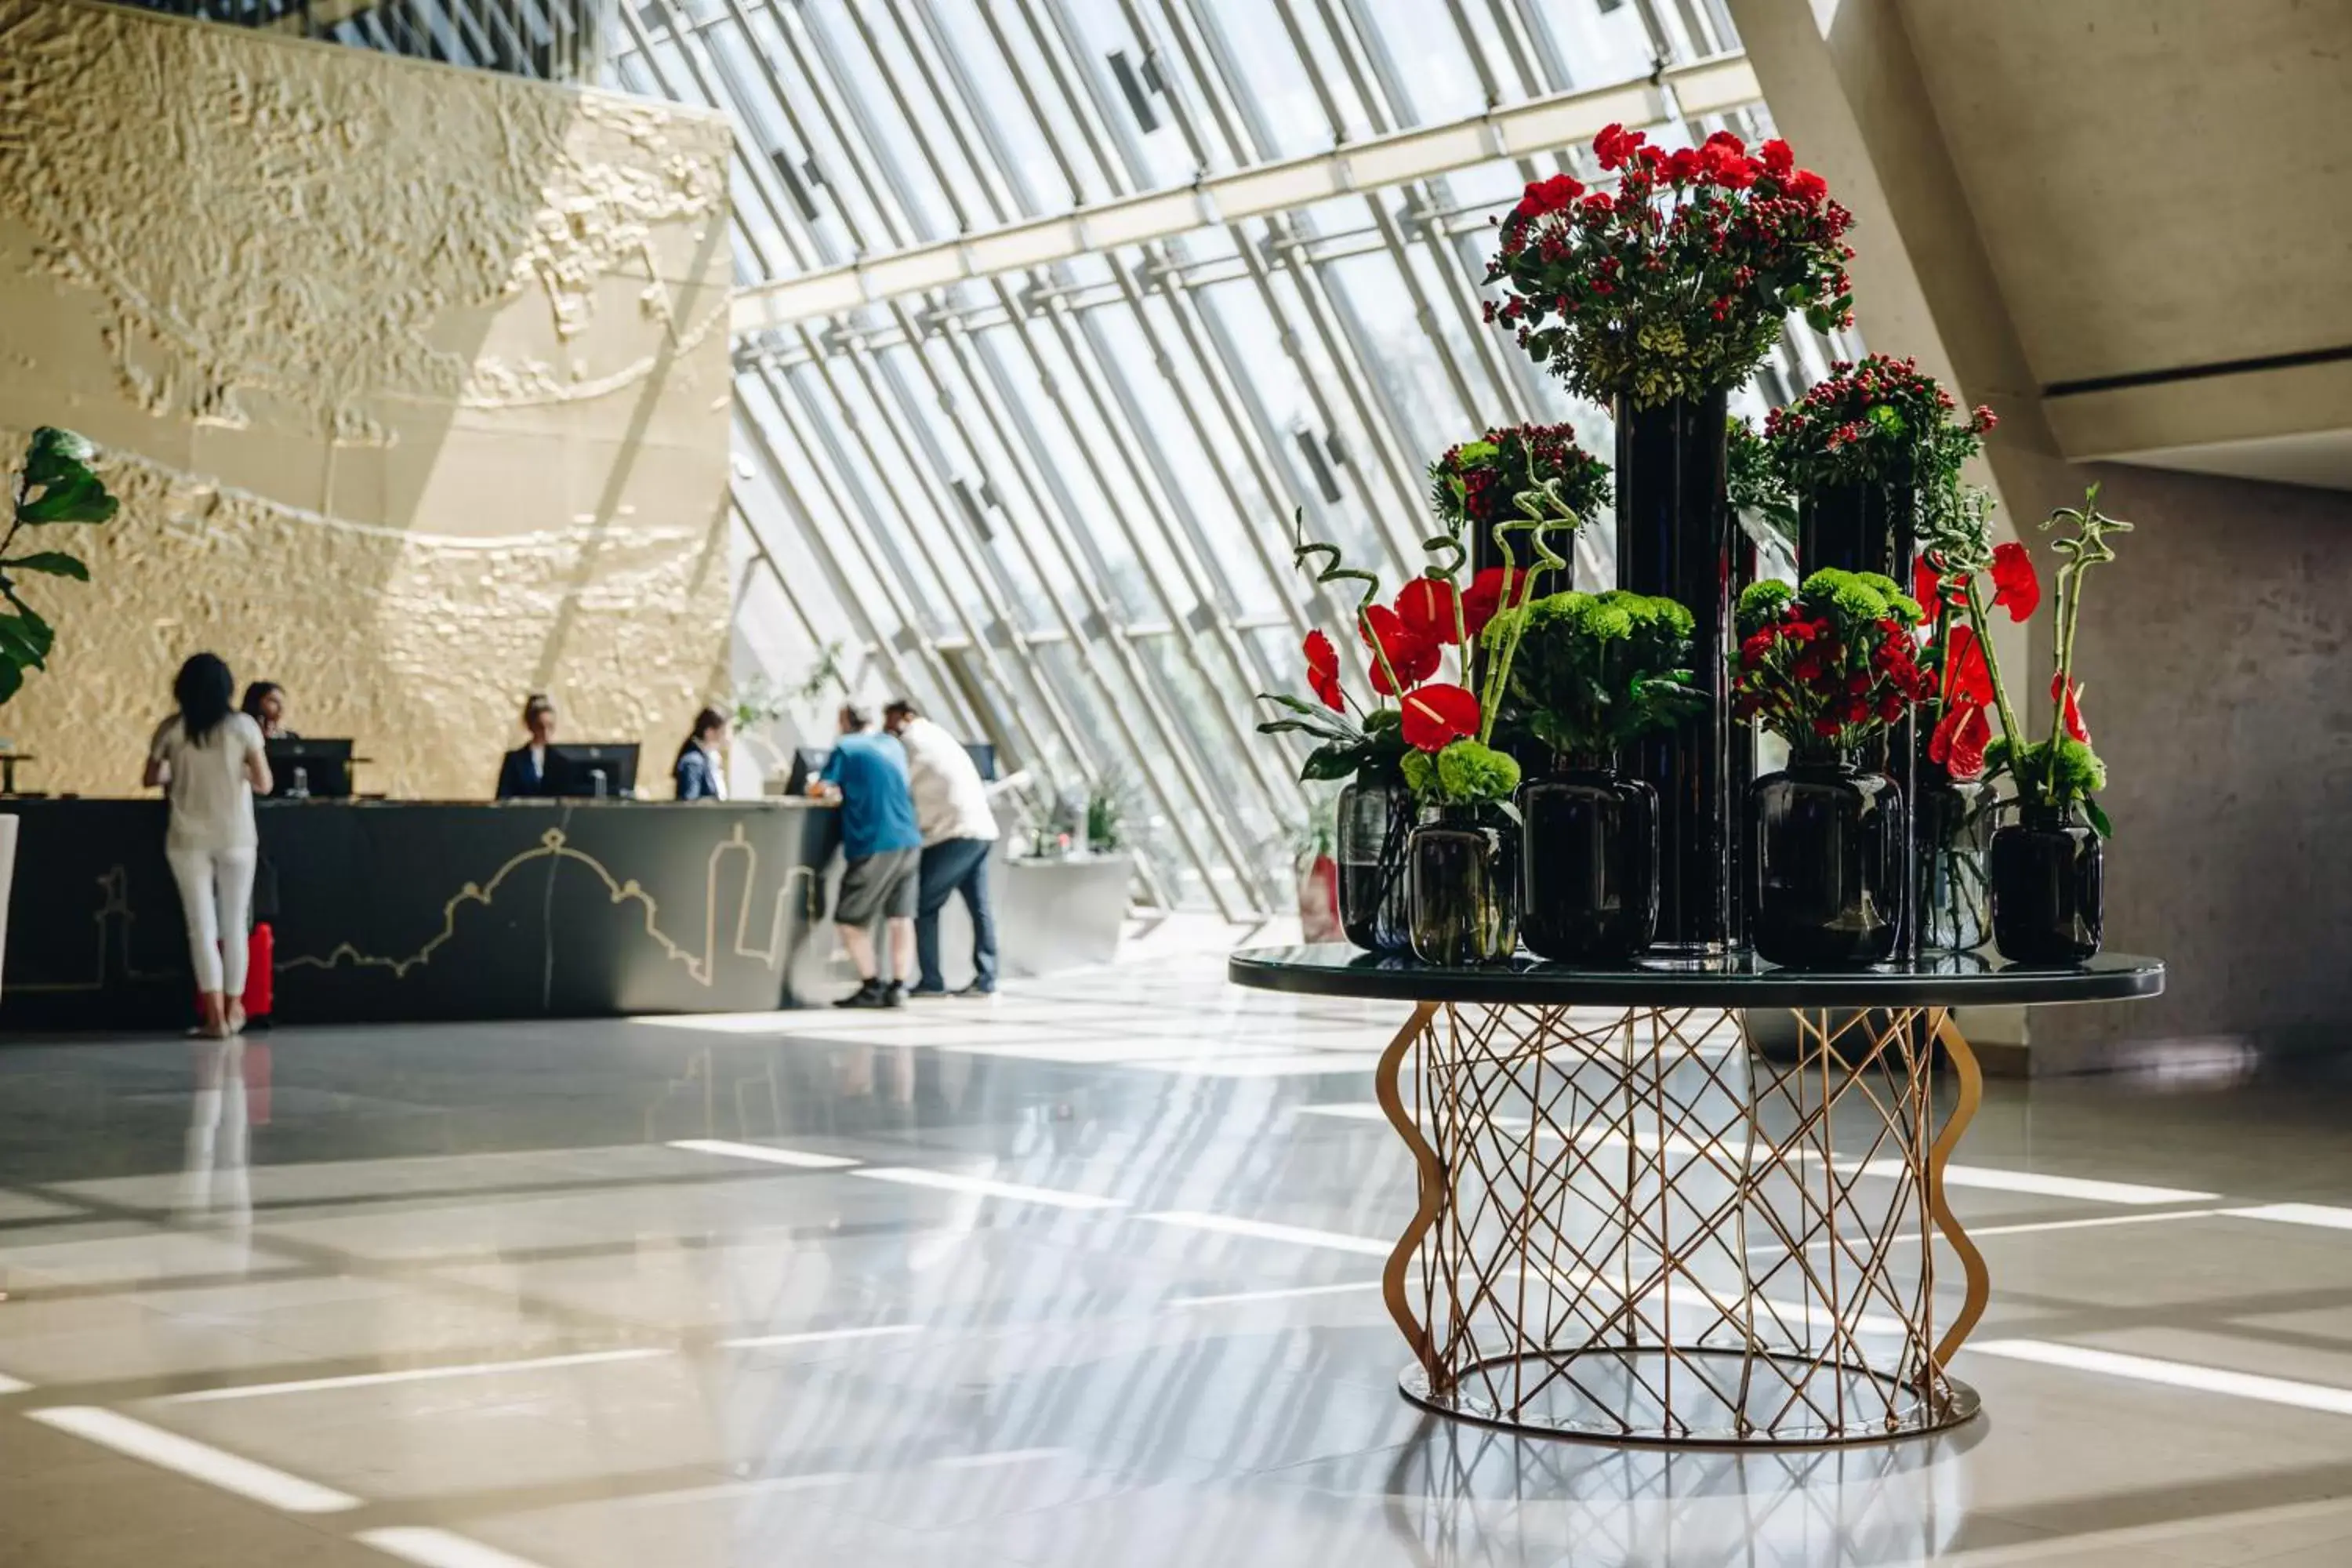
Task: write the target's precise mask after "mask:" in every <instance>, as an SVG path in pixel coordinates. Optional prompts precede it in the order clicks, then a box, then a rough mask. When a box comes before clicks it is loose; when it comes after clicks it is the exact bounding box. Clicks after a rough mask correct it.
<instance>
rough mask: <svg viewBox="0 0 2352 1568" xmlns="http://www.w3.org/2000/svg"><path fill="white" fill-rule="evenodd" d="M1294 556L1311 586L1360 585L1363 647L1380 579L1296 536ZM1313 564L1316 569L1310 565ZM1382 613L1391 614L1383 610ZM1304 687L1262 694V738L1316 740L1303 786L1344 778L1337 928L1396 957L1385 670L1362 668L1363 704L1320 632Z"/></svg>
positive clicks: (1337, 821)
mask: <svg viewBox="0 0 2352 1568" xmlns="http://www.w3.org/2000/svg"><path fill="white" fill-rule="evenodd" d="M1304 523H1305V513H1304V510H1301V511H1299V512H1297V513H1294V514H1293V518H1292V526H1293V528H1294V530H1301V531H1303V528H1304ZM1292 555H1293V558H1294V559H1295V560H1296V561H1297V563H1298V564H1299V565H1300V566H1301V568H1302V569H1307V570H1308V571H1310V572H1311V573H1312V574H1313V575H1314V576H1315V579H1316V581H1317V582H1318V583H1333V582H1344V581H1354V582H1360V583H1361V584H1363V588H1362V592H1361V594H1360V596H1359V599H1358V603H1357V605H1356V616H1355V620H1356V626H1357V627H1358V630H1359V634H1360V637H1362V638H1363V640H1364V641H1365V642H1366V643H1367V644H1369V643H1370V639H1371V635H1372V634H1371V626H1372V624H1373V623H1372V617H1373V615H1374V613H1375V612H1376V611H1382V610H1384V609H1385V606H1382V605H1379V604H1378V603H1376V601H1377V600H1378V599H1379V597H1380V591H1381V584H1380V578H1379V577H1378V576H1377V575H1375V574H1372V573H1370V572H1361V571H1358V570H1355V569H1353V568H1351V567H1349V566H1348V565H1347V564H1346V563H1345V561H1344V558H1343V557H1342V556H1341V554H1340V552H1339V547H1338V546H1337V545H1332V544H1322V543H1309V542H1307V541H1306V540H1305V538H1304V537H1303V533H1301V534H1300V535H1298V536H1297V543H1296V545H1295V546H1294V548H1293V551H1292ZM1316 562H1319V563H1320V566H1319V568H1318V567H1315V566H1310V564H1309V563H1316ZM1386 613H1387V614H1388V615H1390V616H1393V615H1394V613H1395V612H1394V611H1392V610H1388V611H1386ZM1304 652H1305V654H1306V658H1307V686H1308V689H1310V690H1312V691H1313V692H1314V694H1315V700H1314V701H1313V702H1308V701H1307V700H1304V699H1302V698H1298V697H1294V696H1291V695H1288V694H1286V693H1282V692H1260V693H1259V694H1258V700H1259V701H1261V702H1266V703H1271V704H1273V705H1274V706H1275V707H1276V708H1278V709H1280V710H1283V711H1282V714H1281V716H1279V717H1276V718H1273V719H1269V720H1267V721H1265V722H1263V723H1261V724H1260V725H1258V731H1259V732H1260V733H1261V734H1268V735H1279V734H1292V733H1297V734H1305V735H1307V736H1309V737H1310V738H1312V739H1313V740H1315V741H1316V742H1318V744H1317V745H1316V746H1315V748H1314V749H1313V750H1312V751H1310V752H1307V758H1306V761H1305V763H1303V764H1302V765H1301V766H1300V768H1299V771H1298V776H1299V778H1300V779H1301V780H1302V781H1304V782H1306V783H1309V784H1314V783H1318V782H1343V783H1344V784H1345V787H1344V788H1342V789H1341V790H1340V792H1339V805H1338V809H1337V812H1336V815H1335V817H1334V821H1333V857H1334V859H1335V860H1336V862H1337V869H1338V879H1339V889H1338V898H1337V901H1338V904H1339V927H1340V930H1341V931H1343V932H1345V933H1346V935H1347V938H1348V940H1349V942H1353V943H1355V944H1356V945H1357V946H1358V947H1360V948H1364V949H1366V950H1368V951H1370V952H1402V951H1403V950H1404V949H1405V948H1406V947H1407V946H1409V945H1410V944H1411V940H1412V931H1411V928H1410V910H1409V908H1408V905H1407V889H1406V882H1405V849H1406V844H1407V840H1408V839H1409V838H1410V837H1411V836H1412V826H1413V820H1414V816H1415V809H1414V805H1413V797H1412V791H1411V790H1410V789H1409V788H1407V787H1406V785H1405V782H1404V773H1403V772H1402V768H1401V766H1400V764H1401V763H1402V761H1403V758H1404V753H1405V750H1406V747H1405V743H1404V736H1403V732H1402V718H1401V715H1400V714H1399V712H1398V710H1396V709H1394V708H1391V707H1389V706H1387V705H1386V703H1385V702H1383V701H1381V697H1384V696H1388V695H1391V694H1392V693H1393V692H1394V691H1395V690H1396V689H1398V688H1397V683H1396V680H1395V679H1394V673H1393V672H1385V671H1383V669H1382V668H1381V667H1379V666H1378V665H1377V664H1375V665H1374V666H1373V667H1372V668H1370V685H1371V686H1372V688H1373V689H1374V691H1375V693H1376V694H1377V695H1376V696H1375V697H1374V699H1373V700H1372V701H1371V702H1370V703H1366V702H1362V701H1360V700H1358V699H1357V698H1355V697H1354V696H1353V695H1351V694H1350V693H1349V690H1348V689H1347V685H1346V683H1345V682H1344V681H1343V680H1342V679H1340V674H1339V646H1338V645H1337V644H1336V643H1334V642H1333V641H1332V640H1331V637H1330V636H1329V634H1328V633H1326V632H1323V631H1320V630H1318V631H1312V632H1309V633H1307V641H1306V647H1305V649H1304ZM1424 663H1425V665H1426V668H1422V669H1421V676H1422V677H1423V678H1425V677H1426V676H1427V674H1429V673H1430V672H1431V671H1433V670H1434V669H1435V668H1436V664H1437V659H1436V654H1435V650H1434V648H1433V647H1432V648H1431V649H1430V650H1429V651H1428V653H1427V654H1426V656H1423V655H1422V654H1419V653H1415V654H1414V655H1412V658H1411V659H1409V660H1408V661H1407V668H1420V667H1421V666H1422V665H1423V664H1424Z"/></svg>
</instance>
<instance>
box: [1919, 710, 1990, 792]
mask: <svg viewBox="0 0 2352 1568" xmlns="http://www.w3.org/2000/svg"><path fill="white" fill-rule="evenodd" d="M1991 740H1992V724H1991V722H1990V721H1988V720H1987V719H1986V718H1985V710H1984V705H1983V704H1982V703H1980V702H1956V703H1954V704H1953V705H1952V706H1951V707H1949V708H1948V709H1946V710H1945V711H1944V718H1943V721H1942V722H1941V723H1939V724H1937V726H1936V732H1935V733H1934V734H1933V735H1930V736H1929V737H1928V738H1927V758H1928V760H1929V761H1930V762H1937V763H1943V764H1944V771H1945V772H1946V773H1949V774H1951V775H1952V777H1953V778H1955V779H1958V780H1959V781H1961V782H1962V783H1965V782H1967V781H1968V780H1969V779H1972V778H1976V777H1978V776H1979V775H1980V774H1981V773H1983V772H1984V761H1985V755H1984V754H1985V747H1986V745H1987V744H1989V743H1990V742H1991Z"/></svg>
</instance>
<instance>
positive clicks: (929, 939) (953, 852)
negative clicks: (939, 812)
mask: <svg viewBox="0 0 2352 1568" xmlns="http://www.w3.org/2000/svg"><path fill="white" fill-rule="evenodd" d="M994 847H996V846H995V841H994V840H993V839H988V838H949V839H945V840H942V841H941V842H940V843H937V844H933V845H929V846H927V847H925V848H924V850H923V867H922V879H921V888H920V890H919V892H918V893H917V895H916V899H915V962H916V963H917V964H918V965H919V967H920V969H921V971H922V974H921V976H920V978H919V979H918V980H917V981H916V982H915V989H917V990H918V991H944V990H946V989H947V984H948V983H947V978H946V976H944V975H942V974H941V973H940V910H943V909H945V908H946V907H947V902H948V895H949V894H950V893H961V894H962V895H963V907H964V908H965V909H967V910H971V970H972V984H973V985H974V986H975V987H977V988H978V989H980V990H982V991H993V990H995V989H996V916H995V914H994V913H993V912H992V910H990V909H989V907H988V852H989V851H990V850H991V849H992V848H994Z"/></svg>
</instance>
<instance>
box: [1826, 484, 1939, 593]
mask: <svg viewBox="0 0 2352 1568" xmlns="http://www.w3.org/2000/svg"><path fill="white" fill-rule="evenodd" d="M1917 527H1918V498H1917V494H1916V491H1915V490H1914V489H1913V488H1912V486H1911V485H1910V484H1909V483H1908V482H1901V483H1889V482H1887V481H1885V480H1866V481H1865V480H1857V481H1856V482H1854V483H1852V484H1843V485H1826V486H1823V487H1822V489H1817V490H1809V491H1805V492H1803V493H1801V494H1800V495H1799V496H1798V497H1797V571H1798V574H1799V575H1800V577H1803V576H1805V575H1809V574H1812V573H1815V572H1818V571H1820V570H1821V569H1822V568H1823V567H1824V566H1832V567H1835V568H1836V569H1837V570H1839V571H1841V572H1876V573H1879V574H1883V575H1885V576H1888V577H1892V578H1894V579H1895V583H1896V584H1897V585H1899V586H1900V587H1901V588H1902V590H1903V591H1904V592H1905V593H1906V594H1907V593H1909V592H1910V591H1911V563H1912V558H1913V556H1914V554H1915V553H1916V551H1917V548H1918V543H1917Z"/></svg>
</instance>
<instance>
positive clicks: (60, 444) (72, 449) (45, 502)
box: [11, 425, 120, 532]
mask: <svg viewBox="0 0 2352 1568" xmlns="http://www.w3.org/2000/svg"><path fill="white" fill-rule="evenodd" d="M97 455H98V448H97V447H93V446H91V445H90V444H89V441H88V440H87V439H86V438H84V437H80V436H77V435H75V434H74V433H73V432H72V431H70V430H59V429H58V428H57V427H56V426H49V425H44V426H41V427H40V428H39V429H37V430H36V431H34V432H33V442H32V445H31V446H29V447H26V449H25V469H24V472H23V474H22V475H21V476H19V478H18V479H17V481H16V484H17V489H16V523H17V525H18V526H20V527H21V526H25V525H31V526H34V527H42V526H46V525H47V524H49V523H54V522H109V521H112V520H113V518H114V513H115V510H116V508H117V506H118V505H119V504H120V503H119V502H117V501H116V500H115V499H114V498H113V497H112V496H110V495H109V494H107V492H106V481H105V480H103V479H100V478H99V477H98V474H97V473H96V471H95V470H93V469H92V468H90V466H89V460H90V459H91V458H94V457H96V456H97ZM11 532H14V530H13V529H12V530H11Z"/></svg>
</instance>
